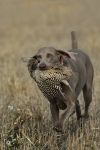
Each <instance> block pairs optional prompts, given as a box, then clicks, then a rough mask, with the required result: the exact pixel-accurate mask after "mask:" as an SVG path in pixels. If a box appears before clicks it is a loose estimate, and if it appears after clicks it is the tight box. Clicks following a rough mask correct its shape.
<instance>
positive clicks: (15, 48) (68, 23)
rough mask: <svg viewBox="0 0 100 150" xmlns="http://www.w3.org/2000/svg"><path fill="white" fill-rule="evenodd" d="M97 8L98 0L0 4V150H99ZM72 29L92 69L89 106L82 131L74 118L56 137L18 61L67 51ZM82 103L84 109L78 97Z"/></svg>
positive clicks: (12, 0) (45, 104)
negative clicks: (48, 50)
mask: <svg viewBox="0 0 100 150" xmlns="http://www.w3.org/2000/svg"><path fill="white" fill-rule="evenodd" d="M99 6H100V1H99V0H95V1H94V0H84V1H83V0H74V1H73V0H62V1H61V0H51V1H50V0H21V1H19V0H7V1H6V0H3V1H2V0H0V150H14V149H18V150H66V149H67V150H99V149H100V66H99V65H100V9H99ZM72 30H75V31H76V33H77V39H78V46H79V48H81V49H82V50H83V51H84V52H86V53H87V54H88V55H89V56H90V58H91V60H92V63H93V66H94V71H95V76H94V87H93V101H92V103H91V106H90V111H89V113H90V119H89V120H88V121H87V122H86V123H85V124H84V125H83V128H79V126H78V124H77V121H76V117H75V115H74V116H72V117H71V118H70V119H69V121H67V122H66V123H65V127H64V134H58V133H56V132H55V131H53V129H52V122H51V115H50V110H49V103H48V101H47V100H46V98H44V97H43V95H42V93H41V92H40V91H39V89H38V88H37V86H36V84H35V83H34V81H32V79H31V78H30V76H29V73H28V70H27V65H26V64H25V63H23V62H22V59H21V58H22V57H29V56H32V55H34V54H35V52H36V51H37V50H38V48H40V47H43V46H54V47H56V48H59V49H70V48H71V39H70V32H71V31H72ZM81 101H82V102H81ZM80 102H81V107H82V110H83V108H84V103H83V98H82V96H80Z"/></svg>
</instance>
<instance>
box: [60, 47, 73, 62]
mask: <svg viewBox="0 0 100 150" xmlns="http://www.w3.org/2000/svg"><path fill="white" fill-rule="evenodd" d="M57 54H58V55H60V60H61V62H62V61H63V59H64V58H69V59H74V60H76V59H75V56H74V55H75V54H76V53H74V52H69V51H65V50H57Z"/></svg>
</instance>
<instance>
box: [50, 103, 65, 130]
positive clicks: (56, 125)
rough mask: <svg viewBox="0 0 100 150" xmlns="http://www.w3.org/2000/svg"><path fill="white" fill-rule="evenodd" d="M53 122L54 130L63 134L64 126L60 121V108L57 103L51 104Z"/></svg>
mask: <svg viewBox="0 0 100 150" xmlns="http://www.w3.org/2000/svg"><path fill="white" fill-rule="evenodd" d="M50 109H51V115H52V121H53V125H54V130H56V131H58V132H62V125H61V124H60V121H59V108H58V106H57V105H56V104H55V103H50Z"/></svg>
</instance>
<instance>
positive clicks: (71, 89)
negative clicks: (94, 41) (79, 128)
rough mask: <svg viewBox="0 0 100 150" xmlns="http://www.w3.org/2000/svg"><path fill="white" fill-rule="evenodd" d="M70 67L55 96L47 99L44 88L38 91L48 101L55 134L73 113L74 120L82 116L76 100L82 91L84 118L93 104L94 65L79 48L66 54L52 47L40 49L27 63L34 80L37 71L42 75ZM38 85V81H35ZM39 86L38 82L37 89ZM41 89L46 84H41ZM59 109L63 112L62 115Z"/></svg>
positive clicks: (48, 96) (48, 95)
mask: <svg viewBox="0 0 100 150" xmlns="http://www.w3.org/2000/svg"><path fill="white" fill-rule="evenodd" d="M55 66H56V67H57V68H64V70H65V69H67V68H70V69H71V70H72V76H71V77H70V78H69V79H68V80H67V79H64V81H62V82H61V84H60V88H58V89H57V92H56V94H54V96H50V93H49V92H50V91H47V89H46V88H45V89H44V91H43V90H42V88H43V86H42V88H40V89H41V91H42V92H44V93H46V94H47V95H46V94H44V95H45V96H46V97H47V98H48V100H49V102H50V109H51V115H52V121H53V124H54V129H55V130H57V131H62V130H63V123H64V120H65V118H66V119H68V118H69V117H70V116H71V114H73V112H76V116H77V119H78V120H79V119H80V118H81V117H82V115H81V109H80V105H79V101H78V96H79V94H80V92H81V91H83V96H84V101H85V111H84V115H83V116H84V117H85V118H87V117H88V116H89V114H88V108H89V105H90V103H91V101H92V86H93V75H94V71H93V66H92V63H91V61H90V58H89V57H88V56H87V55H86V54H85V53H84V52H82V51H81V50H79V49H72V50H69V51H65V50H57V49H55V48H53V47H43V48H40V49H39V50H38V52H37V54H36V55H35V56H33V57H31V58H30V59H29V61H28V70H29V73H30V75H31V77H32V78H34V75H35V78H34V79H36V78H37V76H38V74H35V73H36V71H37V70H40V71H42V72H44V71H45V70H49V69H50V68H53V67H55ZM36 82H37V81H36ZM39 84H40V83H38V86H39ZM42 84H43V85H44V87H45V86H46V83H42ZM60 110H63V111H62V113H61V111H60Z"/></svg>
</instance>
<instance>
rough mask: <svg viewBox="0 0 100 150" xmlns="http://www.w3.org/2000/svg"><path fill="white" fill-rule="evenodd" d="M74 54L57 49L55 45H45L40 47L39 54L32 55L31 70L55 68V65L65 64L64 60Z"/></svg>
mask: <svg viewBox="0 0 100 150" xmlns="http://www.w3.org/2000/svg"><path fill="white" fill-rule="evenodd" d="M72 57H73V56H72V54H71V53H70V52H67V51H63V50H57V49H55V48H53V47H43V48H40V49H39V50H38V52H37V54H36V55H35V56H33V57H31V58H30V59H29V61H28V69H29V72H30V73H31V72H33V71H34V70H36V69H38V70H48V69H50V68H54V67H55V66H56V67H58V68H59V66H60V67H61V66H63V65H64V61H65V60H68V59H71V58H72Z"/></svg>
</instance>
